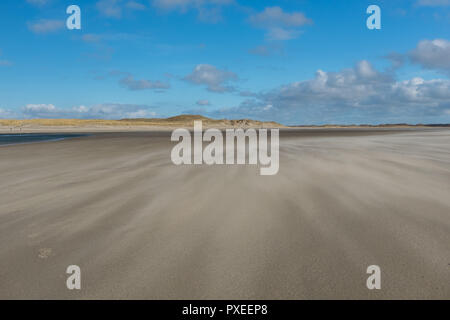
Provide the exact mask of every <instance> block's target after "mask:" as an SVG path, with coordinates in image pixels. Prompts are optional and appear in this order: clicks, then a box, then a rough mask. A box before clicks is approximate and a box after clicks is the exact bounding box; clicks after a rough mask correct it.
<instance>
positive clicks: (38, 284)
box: [0, 129, 450, 299]
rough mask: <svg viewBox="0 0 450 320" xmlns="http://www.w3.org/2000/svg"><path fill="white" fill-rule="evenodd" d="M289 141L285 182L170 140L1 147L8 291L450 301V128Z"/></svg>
mask: <svg viewBox="0 0 450 320" xmlns="http://www.w3.org/2000/svg"><path fill="white" fill-rule="evenodd" d="M280 142H281V148H280V171H279V173H278V175H276V176H260V175H259V169H258V168H257V167H255V166H212V167H208V166H180V167H177V166H175V165H173V164H172V162H171V160H170V151H171V148H172V147H173V145H174V143H171V142H170V139H169V133H163V132H161V133H158V132H147V133H116V134H101V133H98V134H96V135H93V136H88V137H82V138H75V139H69V140H65V141H59V142H45V143H35V144H26V145H15V146H3V147H0V186H1V193H0V298H1V299H11V298H19V299H47V298H55V299H80V298H81V299H91V298H96V299H97V298H99V299H104V298H114V299H122V298H124V299H132V298H133V299H135V298H137V299H317V298H325V299H329V298H343V299H347V298H351V299H354V298H361V299H387V298H396V299H397V298H398V299H403V298H424V299H431V298H440V299H450V130H443V129H442V130H441V129H436V130H397V131H395V130H392V131H386V130H372V131H367V130H323V129H316V130H291V131H283V132H282V133H281V141H280ZM69 265H78V266H80V267H81V277H82V280H81V287H82V289H81V290H80V291H77V290H73V291H69V290H68V289H67V288H66V278H67V276H68V275H67V274H66V273H65V271H66V268H67V267H68V266H69ZM369 265H378V266H380V267H381V273H382V274H381V286H382V288H381V290H373V291H371V290H368V289H367V288H366V279H367V277H368V276H369V275H368V274H366V268H367V267H368V266H369Z"/></svg>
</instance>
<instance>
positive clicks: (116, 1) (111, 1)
mask: <svg viewBox="0 0 450 320" xmlns="http://www.w3.org/2000/svg"><path fill="white" fill-rule="evenodd" d="M96 7H97V10H98V11H99V12H100V14H101V15H103V16H105V17H107V18H114V19H120V18H122V15H123V11H124V10H128V11H143V10H145V9H147V7H146V6H145V5H144V4H143V3H142V2H140V1H135V0H130V1H124V0H100V1H98V2H97V4H96Z"/></svg>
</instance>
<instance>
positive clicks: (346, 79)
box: [214, 60, 450, 123]
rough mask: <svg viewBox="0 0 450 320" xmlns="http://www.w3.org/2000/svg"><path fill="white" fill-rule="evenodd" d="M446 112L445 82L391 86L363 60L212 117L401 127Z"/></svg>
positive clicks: (449, 100) (448, 88) (449, 86)
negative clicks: (396, 122)
mask: <svg viewBox="0 0 450 320" xmlns="http://www.w3.org/2000/svg"><path fill="white" fill-rule="evenodd" d="M448 109H450V80H448V79H433V80H425V79H422V78H419V77H416V78H412V79H409V80H405V81H396V80H395V79H394V78H393V77H392V76H391V75H390V74H388V73H384V72H379V71H377V70H376V69H375V68H374V67H373V66H372V65H371V64H370V63H369V62H368V61H365V60H363V61H360V62H358V63H357V64H356V65H355V66H354V67H353V68H349V69H344V70H341V71H339V72H325V71H323V70H318V71H317V72H316V75H315V77H314V78H313V79H310V80H305V81H298V82H293V83H290V84H287V85H284V86H281V87H279V88H277V89H274V90H271V91H269V92H262V93H259V94H258V95H257V96H256V97H255V98H254V99H248V100H245V101H244V102H243V103H242V104H241V105H240V106H239V107H235V108H226V109H222V110H219V111H217V112H216V113H215V114H214V116H218V117H223V116H226V117H235V118H236V117H250V118H258V119H265V120H274V119H275V120H278V121H282V122H284V123H292V121H296V122H297V123H299V122H300V123H332V122H339V123H343V122H348V121H354V122H356V123H361V122H365V121H366V120H367V119H371V121H375V122H376V121H377V120H378V121H379V122H392V121H399V122H403V121H406V120H405V119H410V118H411V119H412V118H420V117H426V116H431V115H433V116H436V117H439V116H441V117H442V116H443V115H444V114H445V112H446V111H445V110H448ZM293 119H295V120H293ZM392 119H394V120H392Z"/></svg>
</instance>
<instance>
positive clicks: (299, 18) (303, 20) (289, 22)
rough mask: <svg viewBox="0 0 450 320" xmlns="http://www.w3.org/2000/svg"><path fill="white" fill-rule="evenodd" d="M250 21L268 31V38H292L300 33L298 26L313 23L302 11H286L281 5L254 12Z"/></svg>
mask: <svg viewBox="0 0 450 320" xmlns="http://www.w3.org/2000/svg"><path fill="white" fill-rule="evenodd" d="M249 21H250V23H251V24H252V25H253V26H255V27H258V28H262V29H265V30H266V31H267V33H266V38H267V39H268V40H290V39H294V38H297V37H298V36H299V35H300V33H301V32H300V30H298V27H301V26H304V25H307V24H312V22H313V21H312V20H311V19H310V18H307V17H306V15H305V14H304V13H302V12H292V13H288V12H284V11H283V9H281V8H280V7H267V8H265V9H264V11H262V12H260V13H257V14H253V15H251V16H250V18H249Z"/></svg>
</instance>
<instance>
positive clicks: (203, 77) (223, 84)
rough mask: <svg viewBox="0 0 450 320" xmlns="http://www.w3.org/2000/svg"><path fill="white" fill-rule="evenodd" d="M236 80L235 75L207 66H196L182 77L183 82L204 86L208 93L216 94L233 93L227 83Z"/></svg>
mask: <svg viewBox="0 0 450 320" xmlns="http://www.w3.org/2000/svg"><path fill="white" fill-rule="evenodd" d="M237 79H238V77H237V75H236V74H235V73H233V72H230V71H224V70H220V69H217V68H216V67H215V66H212V65H209V64H199V65H197V66H196V67H195V69H194V71H192V73H190V74H189V75H187V76H186V77H184V80H186V81H188V82H191V83H194V84H198V85H206V86H207V89H208V90H209V91H212V92H218V93H223V92H230V91H233V90H234V88H233V87H232V86H230V85H228V83H229V82H231V81H236V80H237Z"/></svg>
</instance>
